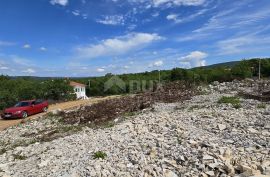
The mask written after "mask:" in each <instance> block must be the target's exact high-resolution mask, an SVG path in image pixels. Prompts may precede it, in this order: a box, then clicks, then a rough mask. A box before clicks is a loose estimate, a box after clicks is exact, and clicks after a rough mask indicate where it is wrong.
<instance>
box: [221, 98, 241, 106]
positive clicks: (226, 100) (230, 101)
mask: <svg viewBox="0 0 270 177" xmlns="http://www.w3.org/2000/svg"><path fill="white" fill-rule="evenodd" d="M218 103H219V104H221V103H226V104H232V106H233V107H234V108H235V109H239V108H241V104H240V100H239V98H238V97H234V96H231V97H228V96H223V97H221V98H220V99H219V100H218Z"/></svg>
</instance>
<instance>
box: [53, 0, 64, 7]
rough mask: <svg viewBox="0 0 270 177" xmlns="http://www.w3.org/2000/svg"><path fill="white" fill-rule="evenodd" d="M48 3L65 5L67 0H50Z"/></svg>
mask: <svg viewBox="0 0 270 177" xmlns="http://www.w3.org/2000/svg"><path fill="white" fill-rule="evenodd" d="M50 3H51V4H52V5H56V4H58V5H61V6H66V5H67V4H68V0H51V1H50Z"/></svg>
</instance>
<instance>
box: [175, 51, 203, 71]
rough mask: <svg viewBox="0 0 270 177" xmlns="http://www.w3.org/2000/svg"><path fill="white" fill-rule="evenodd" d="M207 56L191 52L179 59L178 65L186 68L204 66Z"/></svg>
mask: <svg viewBox="0 0 270 177" xmlns="http://www.w3.org/2000/svg"><path fill="white" fill-rule="evenodd" d="M207 56H208V54H207V53H204V52H201V51H193V52H191V53H190V54H188V55H186V56H184V57H181V58H180V63H181V64H183V65H185V66H187V67H200V66H205V65H206V61H205V60H204V59H205V58H206V57H207Z"/></svg>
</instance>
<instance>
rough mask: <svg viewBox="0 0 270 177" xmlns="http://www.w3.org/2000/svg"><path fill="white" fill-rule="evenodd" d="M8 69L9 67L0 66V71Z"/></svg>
mask: <svg viewBox="0 0 270 177" xmlns="http://www.w3.org/2000/svg"><path fill="white" fill-rule="evenodd" d="M8 69H9V67H7V66H0V70H8Z"/></svg>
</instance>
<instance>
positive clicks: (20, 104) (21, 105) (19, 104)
mask: <svg viewBox="0 0 270 177" xmlns="http://www.w3.org/2000/svg"><path fill="white" fill-rule="evenodd" d="M24 106H29V102H24V101H22V102H19V103H17V104H16V105H15V107H24Z"/></svg>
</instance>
